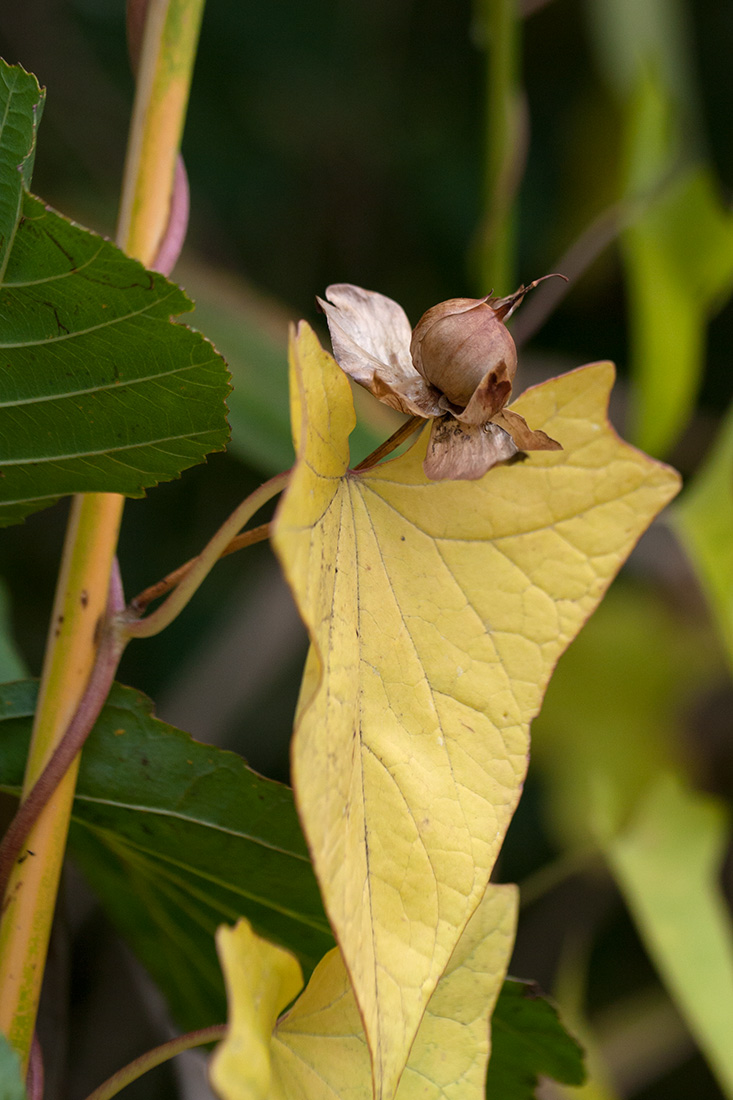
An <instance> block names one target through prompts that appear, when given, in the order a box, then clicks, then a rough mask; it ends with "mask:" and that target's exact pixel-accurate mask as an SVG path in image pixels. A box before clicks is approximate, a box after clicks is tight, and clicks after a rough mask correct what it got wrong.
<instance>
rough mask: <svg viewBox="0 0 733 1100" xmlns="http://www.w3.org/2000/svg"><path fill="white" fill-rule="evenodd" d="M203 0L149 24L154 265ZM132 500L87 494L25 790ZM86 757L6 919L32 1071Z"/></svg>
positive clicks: (76, 504) (144, 131)
mask: <svg viewBox="0 0 733 1100" xmlns="http://www.w3.org/2000/svg"><path fill="white" fill-rule="evenodd" d="M203 3H204V0H151V3H150V7H149V13H148V18H147V20H146V25H145V36H144V42H143V48H142V55H141V61H140V78H139V81H138V85H137V90H136V99H135V110H134V115H133V125H132V131H131V136H130V142H129V146H128V158H127V163H126V168H125V179H124V185H123V194H122V202H121V216H120V225H119V229H118V235H117V240H118V243H119V244H120V246H121V247H122V248H123V249H124V250H125V251H126V252H127V253H128V255H131V256H134V257H135V258H136V259H139V260H141V261H142V262H143V263H145V264H150V263H152V262H153V261H154V259H155V257H156V255H157V253H158V249H159V246H160V242H161V240H162V239H163V237H164V235H165V232H166V228H167V226H168V222H169V211H170V205H171V191H172V187H173V179H174V171H175V163H176V157H177V154H178V147H179V144H180V137H181V131H182V128H183V119H184V115H185V109H186V103H187V100H188V89H189V86H190V80H191V74H192V71H193V62H194V56H195V51H196V42H197V36H198V29H199V26H200V22H201V14H202V11H203ZM123 503H124V501H123V498H122V497H120V496H117V495H116V494H110V493H90V494H86V495H84V496H77V497H75V498H74V500H73V502H72V510H71V517H70V521H69V527H68V530H67V537H66V542H65V546H64V555H63V559H62V563H61V570H60V573H59V581H58V584H57V589H56V600H55V605H54V612H53V617H52V622H51V629H50V632H49V641H48V645H47V648H46V656H45V658H44V668H43V676H42V681H41V690H40V694H39V701H38V706H37V710H36V716H35V720H34V727H33V735H32V739H31V747H30V751H29V757H28V764H27V768H26V776H25V780H24V788H23V796H24V797H25V796H27V795H28V794H29V792H30V791H31V789H32V788H33V786H34V784H35V782H36V780H37V779H38V777H39V776H40V775H41V773H42V772H43V770H44V767H45V765H46V763H47V762H48V760H49V759H50V758H51V756H52V755H53V753H54V752H55V750H56V748H57V747H58V745H59V744H60V743H61V741H62V740H63V738H64V735H65V732H66V730H67V727H68V725H69V723H70V721H71V720H72V718H73V715H74V713H75V712H76V710H77V708H78V706H79V703H80V701H81V699H82V697H83V695H84V693H85V691H86V688H87V683H88V680H89V676H90V673H91V670H92V668H93V667H94V662H95V657H96V652H97V646H98V634H97V629H98V626H99V624H100V623H101V622H102V621H103V618H104V613H105V606H106V602H107V593H108V589H109V580H110V572H111V568H112V561H113V558H114V554H115V548H116V544H117V534H118V531H119V525H120V520H121V516H122V507H123ZM78 765H79V757H78V755H77V757H76V759H75V760H74V761H73V763H72V765H71V767H70V768H69V769H68V771H67V772H66V774H65V775H64V777H63V779H62V780H61V782H60V783H59V784H58V786H57V787H56V788H55V790H54V791H53V794H52V795H51V798H50V799H49V801H48V802H46V803H45V805H44V806H43V810H42V811H41V813H40V815H39V817H38V820H37V821H36V823H35V824H34V826H33V828H32V830H31V832H30V834H29V835H28V837H27V838H26V847H27V848H28V849H30V850H31V851H32V853H33V856H32V858H28V859H24V860H23V861H22V862H16V864H15V866H14V868H13V870H12V873H11V875H10V880H9V883H8V887H7V891H6V894H5V898H4V900H3V907H2V922H1V923H0V991H1V995H0V1032H3V1033H4V1034H5V1035H6V1036H7V1037H8V1039H9V1040H10V1042H11V1044H12V1045H13V1046H14V1047H15V1049H16V1050H17V1052H18V1054H19V1055H20V1058H21V1063H22V1066H23V1070H24V1071H25V1069H26V1067H27V1064H28V1058H29V1052H30V1048H31V1043H32V1039H33V1034H34V1028H35V1019H36V1013H37V1010H38V1000H39V997H40V989H41V982H42V979H43V973H44V969H45V961H46V950H47V946H48V938H49V933H50V928H51V920H52V917H53V912H54V908H55V901H56V893H57V889H58V881H59V876H60V872H61V864H62V861H63V856H64V851H65V847H66V836H67V833H68V827H69V819H70V815H71V805H72V802H73V797H74V787H75V783H76V773H77V770H78Z"/></svg>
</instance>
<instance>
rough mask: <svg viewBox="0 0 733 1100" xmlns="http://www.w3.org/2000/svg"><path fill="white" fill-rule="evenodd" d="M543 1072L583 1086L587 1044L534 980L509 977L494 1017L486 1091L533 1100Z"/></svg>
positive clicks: (494, 1097)
mask: <svg viewBox="0 0 733 1100" xmlns="http://www.w3.org/2000/svg"><path fill="white" fill-rule="evenodd" d="M540 1074H542V1075H543V1076H545V1077H552V1078H553V1080H555V1081H559V1082H561V1084H564V1085H582V1084H583V1082H584V1081H585V1068H584V1065H583V1049H582V1047H581V1046H580V1044H579V1043H578V1042H577V1041H576V1040H575V1039H574V1038H573V1037H572V1035H570V1034H569V1033H568V1032H567V1031H566V1029H565V1027H564V1025H563V1023H562V1021H561V1020H560V1017H559V1015H558V1010H557V1008H556V1006H555V1005H554V1004H553V1003H552V1001H550V1000H548V999H547V998H546V997H543V996H542V994H541V993H540V992H539V989H538V987H537V986H536V985H535V984H534V983H533V982H520V981H516V980H515V979H512V978H508V979H507V980H506V981H505V982H504V986H503V988H502V990H501V993H500V994H499V999H498V1001H497V1002H496V1007H495V1008H494V1015H493V1016H492V1018H491V1058H490V1060H489V1072H488V1075H487V1077H486V1096H487V1098H488V1100H531V1098H532V1097H533V1096H534V1095H535V1091H534V1090H535V1086H536V1085H537V1079H538V1077H539V1076H540Z"/></svg>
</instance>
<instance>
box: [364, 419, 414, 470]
mask: <svg viewBox="0 0 733 1100" xmlns="http://www.w3.org/2000/svg"><path fill="white" fill-rule="evenodd" d="M426 423H427V421H426V420H425V419H424V418H423V417H422V416H411V417H410V419H409V420H406V421H405V423H404V424H400V426H399V428H398V429H397V431H396V432H393V433H392V435H391V436H390V437H389V439H385V441H384V443H380V444H379V446H378V447H377V448H376V450H374V451H372V453H371V454H370V455H367V456H366V458H363V459H362V460H361V462H360V463H359V464H358V466H354V469H353V471H352V472H353V473H355V474H359V473H362V471H364V470H371V468H372V466H376V465H377V463H378V462H380V461H381V460H382V459H383V458H386V457H387V455H388V454H391V453H392V451H394V450H395V448H396V447H399V445H400V443H404V441H405V440H406V439H409V438H410V436H411V435H414V434H415V432H416V431H417V430H418V428H422V427H423V425H424V424H426Z"/></svg>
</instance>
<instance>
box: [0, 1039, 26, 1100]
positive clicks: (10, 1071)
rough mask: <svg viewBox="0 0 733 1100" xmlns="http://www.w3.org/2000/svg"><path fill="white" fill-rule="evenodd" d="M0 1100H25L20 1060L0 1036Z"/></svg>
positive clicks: (6, 1041)
mask: <svg viewBox="0 0 733 1100" xmlns="http://www.w3.org/2000/svg"><path fill="white" fill-rule="evenodd" d="M0 1100H26V1093H25V1085H24V1084H23V1078H22V1077H21V1073H20V1058H19V1057H18V1055H17V1054H16V1052H15V1051H14V1050H13V1048H12V1047H11V1045H10V1043H9V1042H8V1040H7V1039H6V1038H5V1036H4V1035H1V1034H0Z"/></svg>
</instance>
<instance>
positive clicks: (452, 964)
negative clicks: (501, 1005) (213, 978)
mask: <svg viewBox="0 0 733 1100" xmlns="http://www.w3.org/2000/svg"><path fill="white" fill-rule="evenodd" d="M516 910H517V892H516V889H515V888H514V887H511V886H489V888H488V890H487V892H486V894H485V895H484V898H483V899H482V901H481V903H480V904H479V907H478V908H477V909H476V911H475V913H474V914H473V916H472V918H471V920H470V921H469V922H468V924H467V926H466V928H465V930H464V932H463V935H462V936H461V938H460V939H459V941H458V944H457V945H456V948H455V950H454V952H453V954H452V956H451V958H450V960H449V963H448V966H447V968H446V970H445V973H444V974H443V975H442V977H441V979H440V981H439V983H438V986H437V988H436V990H435V992H434V993H433V996H432V997H431V999H430V1001H429V1003H428V1006H427V1009H426V1012H425V1015H424V1017H423V1020H422V1023H421V1025H420V1029H419V1031H418V1033H417V1036H416V1038H415V1042H414V1044H413V1047H412V1051H411V1052H410V1058H409V1061H408V1063H407V1066H406V1068H405V1071H404V1074H403V1076H402V1080H401V1081H400V1085H399V1089H398V1091H397V1100H418V1098H419V1100H482V1098H483V1096H484V1088H485V1085H484V1083H485V1079H486V1064H487V1061H488V1056H489V1047H490V1039H489V1036H490V1029H489V1018H490V1016H491V1013H492V1011H493V1007H494V1004H495V1002H496V998H497V996H498V994H499V990H500V989H501V985H502V982H503V979H504V975H505V973H506V968H507V964H508V962H509V956H510V954H511V949H512V944H513V941H514V928H515V924H516ZM217 941H218V944H219V953H220V956H221V960H222V966H223V968H224V973H225V976H226V981H227V988H228V990H229V995H230V1018H231V1026H230V1030H229V1032H228V1034H227V1037H226V1039H225V1040H224V1041H223V1042H222V1043H221V1044H220V1046H219V1047H218V1049H217V1051H216V1052H215V1054H214V1057H213V1059H212V1064H211V1071H210V1072H211V1080H212V1083H213V1084H214V1086H215V1088H216V1090H217V1092H218V1093H219V1095H220V1096H221V1097H222V1098H223V1100H372V1072H371V1060H370V1057H369V1049H368V1047H367V1043H366V1038H365V1036H364V1029H363V1026H362V1023H361V1017H360V1016H359V1011H358V1009H357V1007H356V1002H355V1000H354V995H353V992H352V990H351V985H350V983H349V978H348V975H347V973H346V969H345V967H344V964H343V961H342V958H341V953H340V952H339V950H338V948H334V950H333V951H330V952H329V953H328V954H327V955H326V956H325V958H324V959H322V960H321V962H320V963H319V965H318V966H317V967H316V969H315V971H314V973H313V975H312V977H311V980H310V982H309V983H308V987H307V989H306V990H305V991H304V992H303V993H302V994H301V996H300V997H299V998H298V1000H297V1001H296V1003H295V1005H294V1006H293V1007H292V1009H291V1010H290V1011H289V1012H288V1013H286V1015H285V1016H284V1017H283V1018H282V1019H281V1020H279V1021H278V1023H277V1025H276V1027H275V1029H274V1032H273V1030H272V1022H270V1024H269V1026H268V1024H267V1020H266V1019H265V1015H264V1014H262V1013H258V1011H257V1008H256V1005H257V998H258V996H262V986H261V985H260V986H256V987H255V988H254V989H253V988H252V986H251V984H250V981H251V974H252V973H253V972H254V973H255V974H259V973H260V972H261V970H262V962H261V957H260V953H261V952H262V951H263V950H264V951H265V952H267V955H266V958H267V959H268V960H270V959H271V957H272V956H271V953H272V952H276V953H278V955H282V956H285V957H286V958H290V959H291V960H292V956H288V953H287V952H284V951H283V950H282V949H281V948H276V947H274V946H273V945H271V944H267V943H266V942H265V941H264V940H259V939H258V937H256V936H254V935H253V934H252V932H251V929H250V927H249V925H248V924H247V922H246V921H244V920H241V921H240V922H239V923H238V925H237V926H236V928H234V929H229V928H226V929H220V931H219V935H218V937H217ZM292 961H293V962H294V960H292ZM296 965H297V964H296ZM279 990H280V978H279V974H278V968H277V966H275V967H273V969H272V971H271V979H270V986H269V992H268V993H266V997H267V1000H268V1001H269V1002H270V1003H274V1001H276V1000H277V998H278V994H279ZM251 1064H255V1065H258V1066H262V1065H266V1066H267V1069H268V1073H267V1074H266V1075H264V1074H260V1075H259V1081H260V1087H259V1091H256V1090H254V1089H250V1088H249V1082H250V1081H251V1080H252V1076H253V1075H252V1073H251V1070H250V1068H249V1067H250V1065H251ZM266 1078H267V1080H268V1082H269V1083H268V1084H267V1085H265V1084H264V1082H265V1079H266Z"/></svg>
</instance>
